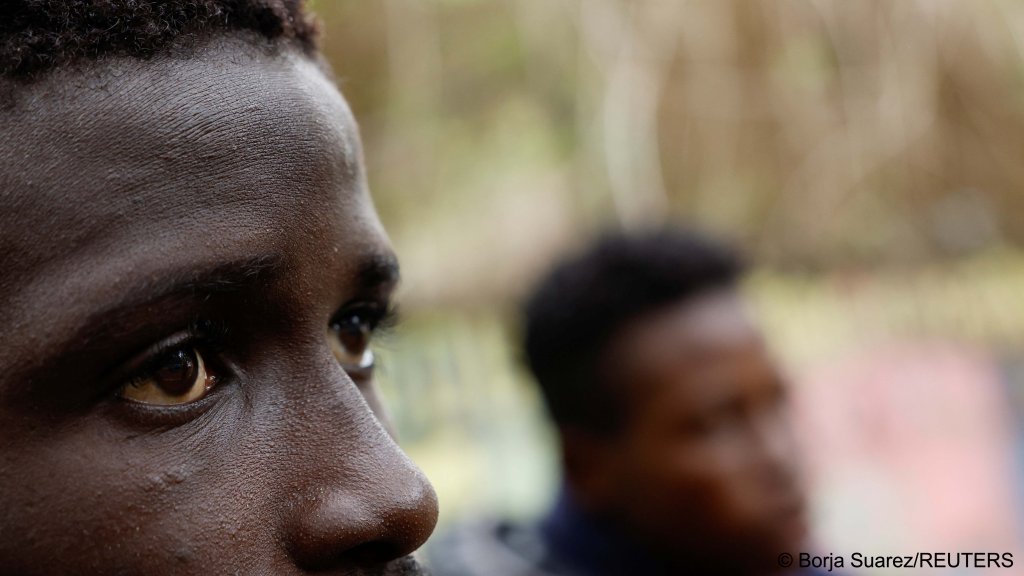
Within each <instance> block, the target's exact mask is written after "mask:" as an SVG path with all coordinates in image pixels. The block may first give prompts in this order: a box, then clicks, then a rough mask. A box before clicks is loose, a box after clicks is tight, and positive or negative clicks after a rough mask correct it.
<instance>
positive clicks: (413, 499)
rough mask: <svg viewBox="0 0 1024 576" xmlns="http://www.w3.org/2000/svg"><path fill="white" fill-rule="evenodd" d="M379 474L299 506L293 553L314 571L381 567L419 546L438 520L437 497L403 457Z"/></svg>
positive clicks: (322, 492) (416, 470)
mask: <svg viewBox="0 0 1024 576" xmlns="http://www.w3.org/2000/svg"><path fill="white" fill-rule="evenodd" d="M397 458H399V459H401V460H403V462H401V463H400V464H401V465H400V466H399V467H398V468H397V469H395V467H383V468H381V469H379V472H380V477H378V478H366V479H362V480H361V481H360V480H354V481H353V482H352V483H351V484H350V485H348V486H345V487H342V488H339V489H333V490H327V489H322V490H317V491H316V492H317V493H316V494H315V495H314V496H312V497H310V498H307V499H306V503H305V504H303V505H301V506H300V508H302V510H301V511H300V514H299V519H298V525H297V526H296V527H295V530H294V531H293V534H292V537H291V538H290V541H291V542H290V544H291V546H290V548H291V550H290V552H291V554H292V556H293V558H294V559H295V562H296V564H298V565H299V566H300V567H302V568H304V569H306V570H311V571H317V570H329V569H332V568H341V567H345V568H351V567H365V566H373V565H379V564H382V563H385V562H388V561H391V560H394V559H397V558H400V557H402V556H405V555H407V554H410V553H412V552H413V551H414V550H416V549H417V548H419V547H420V545H422V544H423V543H424V542H425V541H426V540H427V538H428V537H429V536H430V534H431V532H433V530H434V525H435V524H436V522H437V496H436V494H435V493H434V489H433V487H432V486H431V485H430V483H429V482H428V481H427V479H426V478H425V477H424V476H423V473H422V472H420V470H419V469H418V468H416V466H415V465H414V464H412V463H411V462H410V461H409V460H408V459H407V458H405V457H404V456H403V455H398V456H397Z"/></svg>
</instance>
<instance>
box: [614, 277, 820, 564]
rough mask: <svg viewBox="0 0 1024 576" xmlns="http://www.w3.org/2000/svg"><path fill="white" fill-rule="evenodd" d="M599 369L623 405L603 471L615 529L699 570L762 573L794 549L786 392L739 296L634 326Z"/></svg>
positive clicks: (795, 499) (798, 500) (715, 297)
mask: <svg viewBox="0 0 1024 576" xmlns="http://www.w3.org/2000/svg"><path fill="white" fill-rule="evenodd" d="M609 361H610V362H611V364H610V365H613V366H615V365H617V366H618V367H619V369H614V368H613V369H612V373H613V374H616V375H617V376H613V378H615V379H616V380H615V381H616V382H618V383H620V384H622V385H623V386H624V387H626V388H628V391H627V392H626V394H628V397H629V406H630V408H629V410H630V412H629V417H628V422H627V424H626V425H625V428H624V430H623V431H622V433H621V436H620V437H619V438H618V439H617V440H616V448H615V449H616V450H617V451H618V454H619V455H620V456H621V457H619V458H616V461H615V464H614V465H613V469H614V470H615V472H614V474H615V475H616V477H617V480H616V481H615V485H616V486H617V488H616V490H617V492H616V493H617V496H615V500H616V504H615V506H617V507H618V508H619V510H618V513H619V514H621V515H623V517H624V519H625V521H626V522H628V523H629V524H630V525H631V527H632V528H633V529H635V530H637V531H638V532H639V533H640V535H641V536H642V537H643V538H645V539H646V540H647V541H652V542H656V543H658V544H659V545H661V546H662V547H663V548H664V550H666V551H672V552H673V553H674V554H679V555H680V556H684V555H685V556H687V557H688V558H689V561H690V562H693V561H705V562H707V564H708V565H707V566H706V567H704V568H703V569H704V570H705V571H711V570H713V569H715V568H723V569H728V568H729V567H730V566H729V565H727V564H728V563H729V562H733V561H737V562H738V563H739V564H749V565H750V566H754V567H755V568H757V567H759V568H760V569H762V570H763V569H766V568H771V567H773V565H774V562H775V559H776V558H777V555H778V554H779V553H780V552H782V551H785V550H795V549H796V547H797V546H798V545H799V543H800V541H801V540H802V538H803V535H804V530H805V528H804V518H803V498H802V496H801V491H800V489H799V486H798V482H797V474H796V466H795V451H794V446H793V438H792V434H791V430H790V426H789V422H788V420H787V414H786V410H785V395H786V389H785V385H784V383H783V381H782V378H781V376H780V374H779V372H778V370H777V368H776V366H775V364H774V362H773V361H772V359H771V357H770V355H769V353H768V351H767V350H766V347H765V343H764V342H763V340H762V337H761V335H760V333H759V331H758V330H757V328H756V327H755V326H754V324H753V322H752V320H751V319H750V317H749V316H748V314H747V311H746V309H745V307H744V305H743V302H742V300H741V299H740V297H739V296H738V295H737V294H735V293H734V292H731V291H724V292H717V293H714V294H712V295H709V296H705V297H701V298H698V299H696V300H694V301H690V302H686V303H684V304H681V305H679V306H676V307H672V308H668V309H666V310H665V311H663V312H658V313H655V314H652V315H651V316H649V317H647V318H644V319H641V320H640V321H638V322H636V323H634V324H633V325H631V326H630V327H628V328H627V330H626V331H625V332H624V333H623V335H622V336H621V337H619V338H617V339H616V340H615V341H614V342H613V343H612V348H611V353H610V354H609ZM731 567H732V568H735V569H739V568H740V566H731ZM689 568H690V569H694V568H697V567H696V566H693V565H691V566H689Z"/></svg>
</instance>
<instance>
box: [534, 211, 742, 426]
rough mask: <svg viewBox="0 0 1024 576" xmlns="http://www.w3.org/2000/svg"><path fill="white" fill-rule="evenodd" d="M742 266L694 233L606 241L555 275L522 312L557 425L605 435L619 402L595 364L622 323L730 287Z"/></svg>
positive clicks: (616, 236)
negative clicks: (702, 294)
mask: <svg viewBox="0 0 1024 576" xmlns="http://www.w3.org/2000/svg"><path fill="white" fill-rule="evenodd" d="M745 268H746V267H745V264H744V262H743V259H742V258H741V257H740V255H739V253H738V252H737V251H735V250H734V249H733V248H732V247H730V246H728V245H726V244H724V243H722V242H720V241H717V240H715V239H712V238H711V237H709V236H705V235H702V234H699V233H696V232H693V231H687V230H680V229H659V230H651V231H646V232H641V233H634V234H626V233H611V234H607V235H605V236H604V237H602V238H601V239H599V240H598V241H597V242H596V243H594V244H593V245H592V246H590V247H589V248H588V249H586V250H585V251H584V252H583V253H582V254H579V255H577V256H575V257H572V258H570V259H568V260H566V261H564V262H562V263H560V264H558V265H556V266H555V267H554V269H553V270H552V271H551V272H550V273H549V274H548V275H547V276H546V277H544V278H543V280H542V281H541V282H540V284H539V285H538V287H537V288H536V289H535V291H534V292H533V294H532V296H530V297H529V298H528V300H527V302H526V305H525V307H524V319H523V322H524V326H523V349H524V352H525V356H526V362H527V364H528V366H529V368H530V370H531V372H533V375H534V378H535V379H536V381H537V383H538V384H539V386H540V390H541V393H542V395H543V397H544V401H545V403H546V404H547V408H548V411H549V412H550V414H551V416H552V418H553V419H554V421H555V423H556V424H558V425H560V426H562V425H572V426H576V427H581V428H584V429H589V430H591V431H597V432H611V431H614V430H615V429H617V427H618V425H619V424H621V421H622V416H623V414H622V412H623V410H622V409H621V408H620V406H621V402H620V401H619V400H620V399H619V398H618V397H617V395H616V394H615V393H614V392H613V390H612V389H611V388H612V387H610V386H609V385H608V382H605V381H604V379H603V378H602V377H601V372H602V370H601V358H602V357H603V356H604V352H605V351H606V349H607V347H608V346H609V344H610V343H611V341H612V340H613V338H614V337H615V336H616V334H618V333H619V332H620V331H621V330H622V329H623V328H624V327H625V326H626V325H627V324H628V323H630V322H631V321H634V320H636V319H638V318H639V317H641V316H644V315H647V314H649V313H651V312H655V311H657V310H659V309H662V308H665V307H668V306H671V305H674V304H678V303H681V302H683V301H685V300H687V299H690V298H693V297H695V296H697V295H699V294H701V293H705V292H708V291H712V290H714V289H724V288H731V287H735V286H736V285H737V283H738V281H739V279H740V278H741V277H742V275H743V273H744V271H745Z"/></svg>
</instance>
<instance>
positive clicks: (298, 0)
mask: <svg viewBox="0 0 1024 576" xmlns="http://www.w3.org/2000/svg"><path fill="white" fill-rule="evenodd" d="M232 30H251V31H254V32H257V33H259V34H261V35H262V36H264V37H265V38H267V39H269V40H278V39H287V40H291V41H294V42H295V43H296V44H297V45H298V46H300V47H301V48H302V49H303V50H305V51H306V52H309V53H312V52H314V51H315V49H316V25H315V23H314V21H313V19H312V18H311V17H310V16H309V15H308V14H307V13H306V11H305V9H304V0H3V1H2V2H0V78H15V79H31V78H33V77H36V76H38V75H40V74H42V73H45V72H46V71H48V70H52V69H54V68H57V67H60V66H64V65H67V64H70V63H72V62H75V61H79V60H89V59H95V58H98V57H101V56H106V55H121V56H135V57H141V58H147V57H150V56H152V55H153V54H156V53H157V52H159V51H160V50H161V49H163V48H165V47H167V46H168V45H170V44H171V43H172V42H176V41H181V40H185V41H188V40H190V39H197V40H198V39H202V38H204V37H207V36H209V35H211V34H212V33H216V32H223V31H232Z"/></svg>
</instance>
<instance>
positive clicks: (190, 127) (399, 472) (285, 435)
mask: <svg viewBox="0 0 1024 576" xmlns="http://www.w3.org/2000/svg"><path fill="white" fill-rule="evenodd" d="M255 46H256V45H255V44H254V43H250V42H249V41H248V40H243V39H229V38H222V39H216V40H212V41H210V42H208V43H207V44H205V45H204V46H202V47H201V48H199V49H197V50H196V51H194V52H191V53H188V54H185V55H182V54H180V53H179V54H175V55H173V56H166V57H155V58H152V59H149V60H140V59H129V58H124V59H121V58H108V59H104V60H101V61H99V62H96V63H91V64H89V65H87V66H84V67H80V68H77V69H59V70H55V71H53V72H51V73H49V74H48V75H47V76H45V77H43V78H41V79H38V80H36V81H33V82H32V83H29V84H23V85H17V86H15V91H16V92H15V94H16V95H15V101H14V106H13V107H11V108H10V109H7V110H0V137H2V140H3V142H4V146H5V150H6V151H7V153H5V154H3V155H0V270H2V272H0V302H2V304H3V305H2V306H0V565H3V567H4V571H5V572H7V573H15V574H26V575H27V574H48V575H53V574H71V573H75V574H80V573H93V574H153V575H158V574H236V573H238V574H299V573H305V572H314V571H322V572H326V573H337V574H414V573H419V571H418V569H417V568H416V567H415V563H414V562H413V561H412V560H411V559H410V558H407V557H406V555H408V554H409V553H411V552H412V551H413V550H414V549H416V548H417V547H418V546H419V545H420V544H421V543H423V541H424V540H426V538H427V537H428V536H429V534H430V533H431V531H432V529H433V527H434V523H435V521H436V515H437V503H436V499H435V496H434V493H433V490H432V488H431V487H430V485H429V483H428V482H427V481H426V479H425V478H424V477H423V475H422V474H421V473H420V471H419V470H418V469H417V468H416V467H415V465H414V464H412V462H411V461H409V460H408V458H407V457H406V456H405V455H404V454H403V453H402V451H401V450H400V449H399V448H398V446H397V445H396V444H395V442H394V440H393V439H392V437H391V435H390V434H389V432H388V429H387V427H386V423H385V422H384V421H383V419H382V414H381V411H380V406H379V403H378V400H377V397H376V395H375V391H374V382H373V369H374V358H373V354H372V339H373V336H374V333H375V331H377V330H378V329H379V328H380V327H381V325H382V324H384V323H386V321H387V319H388V313H389V311H390V310H391V309H392V308H391V300H390V299H391V293H392V290H393V289H394V288H395V284H396V282H397V280H398V275H397V270H398V269H397V264H396V262H395V259H394V255H393V253H392V251H391V249H390V247H389V243H388V240H387V238H386V236H385V234H384V232H383V230H382V228H381V226H380V224H379V222H378V219H377V216H376V214H375V212H374V208H373V205H372V203H371V201H370V198H369V196H368V192H367V187H366V182H365V175H364V171H363V166H362V158H361V154H362V152H361V147H360V142H359V137H358V133H357V127H356V123H355V120H354V119H353V117H352V114H351V112H350V110H349V109H348V106H347V104H346V103H345V101H344V99H343V98H342V97H341V95H340V94H339V92H338V91H337V89H336V88H335V87H334V85H333V84H332V83H331V82H330V81H329V79H328V78H327V77H326V75H325V74H324V72H323V70H322V69H321V68H320V67H319V66H318V64H317V63H316V62H314V61H313V60H311V59H309V58H307V57H305V56H303V55H301V54H300V53H299V52H297V51H292V50H291V49H286V48H281V49H275V50H272V49H269V48H266V47H261V48H256V47H255Z"/></svg>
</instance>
